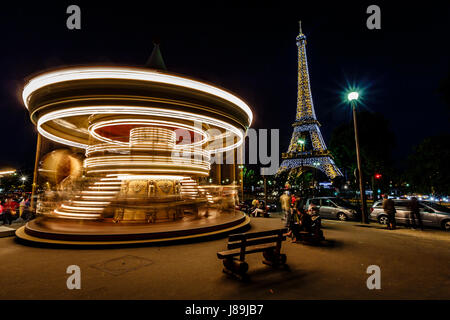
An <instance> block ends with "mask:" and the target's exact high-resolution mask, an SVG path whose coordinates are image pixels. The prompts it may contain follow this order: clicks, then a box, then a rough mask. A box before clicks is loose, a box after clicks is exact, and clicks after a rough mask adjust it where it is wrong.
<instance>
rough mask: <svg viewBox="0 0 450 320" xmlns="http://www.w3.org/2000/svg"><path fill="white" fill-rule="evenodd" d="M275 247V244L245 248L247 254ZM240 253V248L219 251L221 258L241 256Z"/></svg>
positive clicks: (218, 255)
mask: <svg viewBox="0 0 450 320" xmlns="http://www.w3.org/2000/svg"><path fill="white" fill-rule="evenodd" d="M275 248H276V246H274V245H261V246H254V247H252V248H249V249H247V250H245V253H246V254H247V253H255V252H262V251H265V250H268V249H275ZM240 253H241V250H240V249H234V250H226V251H221V252H217V257H218V258H219V259H225V258H231V257H236V256H239V254H240Z"/></svg>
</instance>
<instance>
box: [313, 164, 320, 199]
mask: <svg viewBox="0 0 450 320" xmlns="http://www.w3.org/2000/svg"><path fill="white" fill-rule="evenodd" d="M319 166H320V163H319V162H314V180H313V187H314V191H313V192H314V194H313V196H314V197H315V196H317V187H316V183H317V180H316V174H317V168H318V167H319Z"/></svg>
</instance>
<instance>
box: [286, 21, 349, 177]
mask: <svg viewBox="0 0 450 320" xmlns="http://www.w3.org/2000/svg"><path fill="white" fill-rule="evenodd" d="M296 40H297V48H298V84H297V113H296V117H295V122H294V123H293V124H292V126H293V127H294V130H293V133H292V138H291V141H290V144H289V148H288V150H287V152H286V153H283V154H282V159H283V161H282V162H281V165H280V168H279V170H278V173H281V172H283V171H285V170H289V171H290V172H291V173H295V174H296V175H301V174H302V173H303V172H304V171H305V170H306V169H308V168H313V169H318V170H320V171H322V172H323V173H324V174H325V175H326V176H327V177H328V179H330V180H332V179H334V178H336V177H338V176H342V173H341V171H340V170H339V168H338V167H337V166H336V164H335V163H334V161H333V157H332V155H331V153H330V151H328V149H327V146H326V144H325V141H324V140H323V137H322V133H321V132H320V123H319V121H318V120H317V118H316V113H315V110H314V104H313V100H312V95H311V85H310V82H309V72H308V61H307V57H306V36H305V35H304V34H303V32H302V27H301V22H300V33H299V35H298V36H297V38H296Z"/></svg>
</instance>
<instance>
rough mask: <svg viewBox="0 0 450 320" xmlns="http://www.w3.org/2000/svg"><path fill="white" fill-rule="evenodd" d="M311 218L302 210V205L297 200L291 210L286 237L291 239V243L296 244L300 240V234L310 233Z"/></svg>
mask: <svg viewBox="0 0 450 320" xmlns="http://www.w3.org/2000/svg"><path fill="white" fill-rule="evenodd" d="M311 225H312V223H311V216H310V215H309V214H307V213H306V212H305V210H304V209H303V203H302V201H301V200H300V199H297V200H296V201H295V204H294V208H293V210H292V214H291V218H290V222H289V232H288V234H287V236H291V237H292V242H296V241H297V239H299V238H300V232H301V231H306V232H311Z"/></svg>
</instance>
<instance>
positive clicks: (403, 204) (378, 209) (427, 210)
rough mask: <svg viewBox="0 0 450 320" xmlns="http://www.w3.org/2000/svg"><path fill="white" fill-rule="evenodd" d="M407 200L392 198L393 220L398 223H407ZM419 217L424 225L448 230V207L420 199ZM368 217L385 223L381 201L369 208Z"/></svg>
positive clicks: (449, 227)
mask: <svg viewBox="0 0 450 320" xmlns="http://www.w3.org/2000/svg"><path fill="white" fill-rule="evenodd" d="M408 204H409V200H403V199H398V200H395V199H394V205H395V210H396V211H397V212H396V213H395V220H396V222H397V223H398V224H409V223H410V220H409V214H410V210H409V208H408ZM419 207H420V217H421V218H422V223H423V225H424V226H428V227H438V228H442V229H444V230H447V231H450V208H447V207H444V206H442V205H440V204H437V203H435V202H432V201H420V200H419ZM369 219H370V220H372V221H378V223H380V224H386V223H387V221H388V217H387V215H386V213H385V212H384V210H383V201H382V200H380V201H376V202H375V203H374V204H373V206H372V208H370V215H369Z"/></svg>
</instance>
